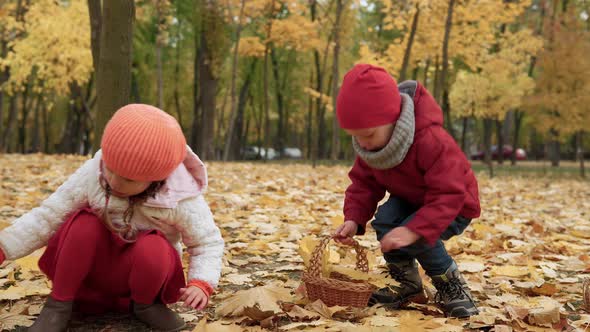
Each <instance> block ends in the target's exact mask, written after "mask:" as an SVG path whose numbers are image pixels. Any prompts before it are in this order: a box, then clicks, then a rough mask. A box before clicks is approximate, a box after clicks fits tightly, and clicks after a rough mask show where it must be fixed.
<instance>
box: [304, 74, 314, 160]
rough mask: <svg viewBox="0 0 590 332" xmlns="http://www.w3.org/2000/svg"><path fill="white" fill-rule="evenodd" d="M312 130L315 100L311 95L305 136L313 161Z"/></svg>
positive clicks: (308, 154) (308, 102)
mask: <svg viewBox="0 0 590 332" xmlns="http://www.w3.org/2000/svg"><path fill="white" fill-rule="evenodd" d="M309 86H313V70H311V71H310V74H309ZM312 128H313V98H312V97H311V95H309V96H308V97H307V124H306V128H305V135H306V140H307V154H306V155H307V159H308V160H311V158H312V156H311V152H312V150H313V146H312V144H313V140H312V136H311V134H312Z"/></svg>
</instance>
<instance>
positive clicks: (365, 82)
mask: <svg viewBox="0 0 590 332" xmlns="http://www.w3.org/2000/svg"><path fill="white" fill-rule="evenodd" d="M336 111H337V116H338V121H339V123H340V126H341V127H342V128H343V129H344V130H345V131H346V132H347V133H348V134H350V135H351V136H352V139H353V140H352V141H353V147H354V149H355V152H356V153H357V158H356V161H355V164H354V166H353V168H352V170H351V171H350V173H349V177H350V179H351V180H352V184H351V185H350V186H349V187H348V189H347V190H346V195H345V201H344V217H345V222H344V224H342V225H341V226H340V227H338V228H337V229H336V231H335V232H334V237H335V239H336V240H337V241H339V242H342V243H347V242H350V240H349V238H350V237H352V236H354V235H362V234H364V232H365V225H366V224H367V222H368V221H369V219H371V218H372V217H373V214H374V213H375V210H376V209H377V204H378V202H379V201H380V200H381V199H382V198H383V197H384V196H385V192H386V191H387V192H389V194H390V198H389V200H388V201H387V202H386V203H384V204H383V205H381V206H380V207H379V209H378V211H377V213H376V214H375V219H374V220H373V221H372V226H373V228H374V229H375V231H376V233H377V240H379V241H380V242H381V251H382V252H383V253H384V258H385V260H386V262H387V266H388V268H389V272H390V274H391V276H392V277H393V278H394V279H395V280H396V281H398V282H399V286H390V287H387V288H383V289H380V290H378V291H376V292H375V293H374V294H373V296H372V298H371V302H372V303H383V304H384V305H385V306H387V307H390V308H399V307H400V306H403V305H404V304H406V303H408V302H409V301H418V300H419V299H424V290H423V287H422V280H421V278H420V275H419V273H418V266H417V264H416V260H418V262H419V263H420V265H421V266H422V267H423V268H424V270H425V271H426V274H428V275H429V276H430V277H431V278H432V281H433V284H434V286H435V287H436V289H437V291H438V292H437V296H436V299H437V301H438V302H439V304H440V305H441V307H442V309H443V310H444V312H445V314H446V315H447V316H451V317H468V316H471V315H475V314H477V313H478V310H477V307H476V306H475V303H474V301H473V298H472V296H471V293H470V292H469V288H468V287H467V284H466V283H465V280H464V279H463V277H462V276H461V274H460V273H459V270H458V268H457V264H456V263H455V262H454V260H453V259H452V258H451V257H450V256H449V254H448V253H447V251H446V249H445V246H444V244H443V242H442V241H441V240H448V239H449V238H450V237H452V236H455V235H459V234H461V233H462V232H463V230H464V229H465V228H466V227H467V226H468V225H469V223H470V222H471V219H473V218H477V217H479V214H480V206H479V198H478V189H477V180H476V179H475V176H474V174H473V172H472V170H471V166H470V164H469V162H468V161H467V159H466V158H465V156H464V154H463V152H462V151H461V149H460V148H459V147H458V146H457V144H456V143H455V141H454V140H453V138H452V137H451V136H450V135H449V134H448V133H447V132H446V131H445V130H444V129H443V127H442V122H443V115H442V111H441V109H440V107H439V106H438V105H437V103H436V101H435V100H434V98H432V96H431V95H430V94H429V93H428V91H427V90H426V89H425V88H424V87H423V86H421V85H420V84H419V83H418V82H416V81H405V82H403V83H401V84H400V85H399V87H398V86H397V84H396V82H395V80H394V79H393V78H392V77H391V76H390V75H389V74H388V73H387V72H386V71H385V70H384V69H383V68H380V67H375V66H371V65H367V64H359V65H356V66H355V67H354V68H352V69H351V70H350V71H349V72H348V73H347V74H346V75H345V76H344V80H343V82H342V87H341V89H340V93H339V95H338V99H337V104H336Z"/></svg>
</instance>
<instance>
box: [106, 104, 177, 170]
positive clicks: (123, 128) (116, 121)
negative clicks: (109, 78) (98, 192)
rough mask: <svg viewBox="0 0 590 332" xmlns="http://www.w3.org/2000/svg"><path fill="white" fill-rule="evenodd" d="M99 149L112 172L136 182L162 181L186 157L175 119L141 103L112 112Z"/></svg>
mask: <svg viewBox="0 0 590 332" xmlns="http://www.w3.org/2000/svg"><path fill="white" fill-rule="evenodd" d="M101 148H102V159H103V161H104V163H105V164H106V165H107V167H108V168H109V169H111V171H113V172H114V173H115V174H117V175H119V176H122V177H125V178H128V179H131V180H135V181H161V180H164V179H166V178H167V177H168V176H169V175H170V174H171V173H172V172H173V171H174V170H175V169H176V168H177V167H178V165H180V163H181V162H182V161H183V160H184V158H185V156H186V140H185V138H184V135H183V133H182V129H181V128H180V125H179V124H178V122H177V121H176V119H174V118H173V117H172V116H171V115H169V114H167V113H165V112H164V111H162V110H160V109H158V108H156V107H154V106H150V105H144V104H130V105H127V106H123V107H122V108H120V109H119V110H118V111H117V112H115V114H114V115H113V117H112V118H111V119H110V120H109V122H108V123H107V125H106V127H105V129H104V133H103V135H102V142H101Z"/></svg>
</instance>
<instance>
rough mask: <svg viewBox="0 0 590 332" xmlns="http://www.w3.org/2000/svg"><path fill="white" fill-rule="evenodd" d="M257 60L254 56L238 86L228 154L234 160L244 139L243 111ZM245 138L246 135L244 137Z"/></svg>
mask: <svg viewBox="0 0 590 332" xmlns="http://www.w3.org/2000/svg"><path fill="white" fill-rule="evenodd" d="M257 62H258V59H257V58H254V59H253V60H252V62H251V63H250V68H249V70H248V73H247V74H246V79H245V80H244V83H243V84H242V87H241V88H240V95H239V98H238V109H237V113H238V116H237V118H236V128H235V130H234V135H233V138H232V142H231V144H230V150H231V153H230V156H229V159H232V160H235V159H238V158H239V157H240V151H241V149H242V148H243V146H242V142H243V141H244V139H245V137H244V112H245V110H246V104H247V102H248V97H249V96H250V93H249V92H250V85H251V84H252V77H253V76H254V71H255V69H256V63H257ZM246 138H247V137H246Z"/></svg>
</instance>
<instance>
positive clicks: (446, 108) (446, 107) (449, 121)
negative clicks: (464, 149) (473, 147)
mask: <svg viewBox="0 0 590 332" xmlns="http://www.w3.org/2000/svg"><path fill="white" fill-rule="evenodd" d="M442 109H443V112H444V116H445V117H446V121H445V124H446V127H447V130H448V131H449V134H450V135H451V136H452V137H453V138H454V139H455V140H456V137H457V135H456V134H455V127H453V118H452V117H451V102H450V101H449V89H448V87H445V88H444V90H443V103H442Z"/></svg>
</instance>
